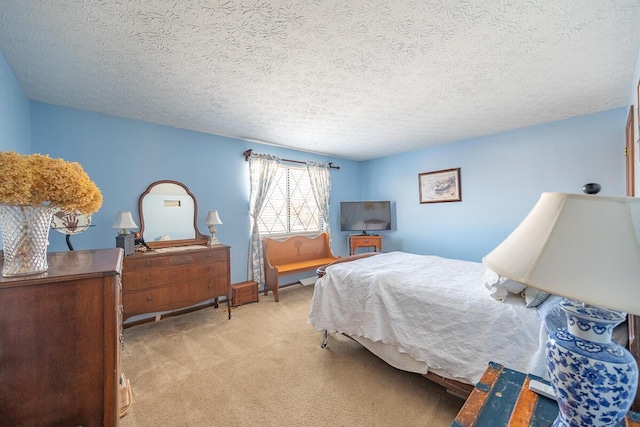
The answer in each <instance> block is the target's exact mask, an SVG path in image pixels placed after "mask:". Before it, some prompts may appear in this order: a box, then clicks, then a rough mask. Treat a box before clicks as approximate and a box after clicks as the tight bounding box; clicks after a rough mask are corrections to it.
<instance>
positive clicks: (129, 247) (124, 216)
mask: <svg viewBox="0 0 640 427" xmlns="http://www.w3.org/2000/svg"><path fill="white" fill-rule="evenodd" d="M111 228H119V229H120V234H118V235H117V236H116V247H117V248H122V249H124V254H125V256H127V255H133V253H134V252H135V250H134V246H135V236H134V235H133V234H131V233H129V232H128V231H127V230H128V229H131V228H138V226H137V225H136V223H135V222H134V221H133V217H132V216H131V212H128V211H127V212H118V216H117V218H116V222H114V223H113V225H112V226H111Z"/></svg>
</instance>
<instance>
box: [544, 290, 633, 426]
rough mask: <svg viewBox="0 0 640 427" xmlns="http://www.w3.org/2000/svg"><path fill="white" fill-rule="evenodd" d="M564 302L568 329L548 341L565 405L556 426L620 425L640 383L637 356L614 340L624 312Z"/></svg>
mask: <svg viewBox="0 0 640 427" xmlns="http://www.w3.org/2000/svg"><path fill="white" fill-rule="evenodd" d="M560 307H561V308H562V309H563V310H564V312H565V313H566V315H567V328H563V329H558V330H557V331H555V332H552V333H550V334H549V340H548V342H547V364H548V368H549V375H550V379H551V384H552V385H553V389H554V391H555V394H556V397H557V399H558V406H559V409H560V413H559V414H558V418H557V419H556V420H555V422H554V424H553V426H554V427H584V426H599V427H602V426H618V425H619V423H620V422H621V421H622V420H623V418H624V416H625V415H626V414H627V412H628V411H629V409H630V407H631V404H632V403H633V399H634V397H635V394H636V389H637V387H638V366H637V364H636V362H635V360H634V359H633V356H632V355H631V353H629V352H628V351H627V350H626V349H625V348H623V347H621V346H620V345H618V344H617V343H615V342H612V341H611V334H612V333H613V328H614V327H615V326H616V325H618V324H619V323H621V322H622V321H624V319H625V314H623V313H620V312H617V311H613V310H607V309H602V308H598V307H594V306H589V305H584V304H582V303H579V302H576V301H571V300H567V299H563V300H562V302H561V303H560ZM622 422H624V421H622Z"/></svg>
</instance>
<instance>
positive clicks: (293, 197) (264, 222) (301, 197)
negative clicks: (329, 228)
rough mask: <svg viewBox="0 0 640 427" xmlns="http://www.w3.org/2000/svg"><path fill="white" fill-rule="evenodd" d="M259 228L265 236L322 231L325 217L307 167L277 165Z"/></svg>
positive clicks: (259, 221)
mask: <svg viewBox="0 0 640 427" xmlns="http://www.w3.org/2000/svg"><path fill="white" fill-rule="evenodd" d="M258 227H259V228H260V234H262V235H266V234H294V233H307V232H309V233H312V232H319V231H322V228H323V224H322V216H321V215H320V209H318V204H317V203H316V198H315V197H314V195H313V190H312V189H311V182H310V181H309V174H308V173H307V169H306V168H305V167H299V166H286V165H280V166H279V167H278V172H277V175H276V178H275V181H274V184H273V186H272V188H271V190H270V191H269V195H268V196H267V202H266V203H265V207H264V210H263V211H262V214H261V215H260V219H259V220H258Z"/></svg>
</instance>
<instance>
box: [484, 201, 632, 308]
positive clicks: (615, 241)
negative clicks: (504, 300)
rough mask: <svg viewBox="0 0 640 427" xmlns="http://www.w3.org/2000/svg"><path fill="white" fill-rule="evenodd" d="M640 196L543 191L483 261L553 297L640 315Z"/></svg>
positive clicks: (488, 265)
mask: <svg viewBox="0 0 640 427" xmlns="http://www.w3.org/2000/svg"><path fill="white" fill-rule="evenodd" d="M639 225H640V198H633V197H604V196H595V195H582V194H565V193H543V194H542V196H541V197H540V200H539V201H538V203H537V204H536V205H535V206H534V208H533V209H532V210H531V212H530V213H529V215H527V217H526V218H525V219H524V221H522V223H521V224H520V225H519V226H518V227H517V228H516V229H515V230H514V231H513V232H512V233H511V235H509V236H508V237H507V238H506V239H505V240H504V241H503V242H502V243H501V244H500V245H498V247H496V248H495V249H494V250H493V251H491V252H490V253H489V254H488V255H486V256H485V257H484V258H483V259H482V262H483V263H484V264H485V265H486V266H487V267H489V268H490V269H491V270H493V271H495V272H496V273H498V274H500V275H502V276H506V277H508V278H510V279H512V280H515V281H518V282H520V283H523V284H525V285H528V286H531V287H533V288H537V289H540V290H542V291H545V292H548V293H550V294H553V295H559V296H563V297H566V298H570V299H573V300H576V301H580V302H584V303H587V304H591V305H595V306H598V307H603V308H609V309H613V310H620V311H624V312H627V313H632V314H640V244H639V240H640V236H639V231H640V227H639Z"/></svg>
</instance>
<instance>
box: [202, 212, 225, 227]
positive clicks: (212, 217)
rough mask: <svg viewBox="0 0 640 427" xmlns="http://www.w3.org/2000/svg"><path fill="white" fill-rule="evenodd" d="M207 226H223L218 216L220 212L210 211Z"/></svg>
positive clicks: (205, 221)
mask: <svg viewBox="0 0 640 427" xmlns="http://www.w3.org/2000/svg"><path fill="white" fill-rule="evenodd" d="M204 224H205V225H218V224H222V221H220V217H219V216H218V211H209V213H207V219H205V220H204Z"/></svg>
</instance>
